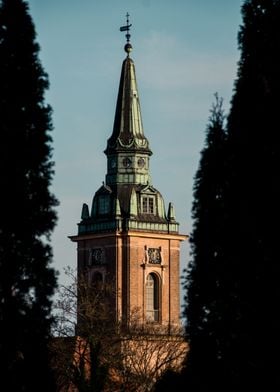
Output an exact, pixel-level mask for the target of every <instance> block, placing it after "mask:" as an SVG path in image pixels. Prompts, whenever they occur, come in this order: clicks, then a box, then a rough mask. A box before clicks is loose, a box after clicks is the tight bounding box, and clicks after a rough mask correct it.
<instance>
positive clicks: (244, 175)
mask: <svg viewBox="0 0 280 392" xmlns="http://www.w3.org/2000/svg"><path fill="white" fill-rule="evenodd" d="M242 16H243V25H242V26H241V29H240V32H239V48H240V50H241V57H240V62H239V68H238V77H237V80H236V83H235V91H234V95H233V98H232V103H231V110H230V115H229V119H228V141H229V151H230V157H231V159H230V170H229V177H228V178H229V184H230V192H229V198H228V203H229V214H230V226H229V227H228V235H229V237H230V238H231V243H230V246H229V247H228V249H227V250H226V251H227V260H228V262H229V264H230V265H231V266H232V268H231V271H232V281H234V289H235V292H234V298H233V300H234V301H235V307H234V317H233V322H232V325H231V336H234V339H233V340H232V342H231V343H230V344H228V347H227V350H226V352H225V362H226V363H227V369H228V372H230V371H231V373H232V378H234V379H235V380H239V379H240V380H241V379H242V383H243V386H247V387H249V386H250V389H254V388H256V387H262V388H263V389H265V390H271V389H277V387H278V389H279V387H280V381H279V377H278V367H279V360H278V359H277V357H278V353H279V349H280V338H279V330H280V322H279V316H278V311H277V309H278V307H279V302H280V289H279V287H280V286H279V280H280V264H279V250H278V241H279V240H278V225H279V219H280V205H279V199H280V192H279V184H278V182H279V167H280V137H279V115H278V113H279V96H280V76H279V69H280V60H279V51H280V1H279V0H247V1H245V2H244V5H243V7H242ZM240 383H241V381H240Z"/></svg>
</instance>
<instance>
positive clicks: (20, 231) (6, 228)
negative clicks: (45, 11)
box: [0, 0, 57, 392]
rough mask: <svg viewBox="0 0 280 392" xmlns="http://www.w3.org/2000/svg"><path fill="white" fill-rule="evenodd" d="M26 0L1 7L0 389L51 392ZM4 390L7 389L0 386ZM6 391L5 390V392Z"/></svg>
mask: <svg viewBox="0 0 280 392" xmlns="http://www.w3.org/2000/svg"><path fill="white" fill-rule="evenodd" d="M38 54H39V45H38V43H37V42H36V34H35V29H34V24H33V21H32V18H31V16H30V14H29V8H28V5H27V3H26V2H25V1H23V0H2V1H1V2H0V59H1V60H0V86H1V88H0V171H1V176H0V177H1V202H0V358H1V359H0V361H1V363H0V369H1V380H0V389H1V390H9V391H28V392H32V391H36V392H37V391H51V390H53V389H52V387H53V384H52V381H51V376H50V369H49V363H48V348H47V345H48V339H49V337H50V328H51V324H52V316H51V305H52V295H53V293H54V289H55V287H56V273H55V271H54V269H53V268H52V267H51V265H50V264H51V260H52V249H51V246H50V242H49V240H50V234H51V232H52V230H53V228H54V225H55V222H56V213H55V210H54V207H55V205H56V204H57V201H56V199H55V197H54V196H53V195H52V194H51V192H50V189H49V188H50V185H51V180H52V177H53V163H52V161H51V150H52V149H51V141H52V140H51V136H50V131H51V130H52V122H51V108H50V106H48V105H47V104H46V103H45V100H44V93H45V90H46V89H47V88H48V78H47V75H46V73H45V72H44V70H43V68H42V66H41V64H40V61H39V57H38ZM1 384H3V385H8V387H4V386H3V385H2V386H1ZM5 388H8V389H5Z"/></svg>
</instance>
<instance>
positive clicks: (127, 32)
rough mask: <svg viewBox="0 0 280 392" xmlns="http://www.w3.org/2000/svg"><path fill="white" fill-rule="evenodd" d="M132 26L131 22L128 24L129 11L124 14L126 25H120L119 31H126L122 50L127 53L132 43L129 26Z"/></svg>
mask: <svg viewBox="0 0 280 392" xmlns="http://www.w3.org/2000/svg"><path fill="white" fill-rule="evenodd" d="M131 26H132V24H131V23H130V24H129V13H127V14H126V26H122V27H120V31H126V35H125V37H126V45H125V47H124V50H125V51H126V53H127V55H129V53H130V52H131V50H132V45H131V44H130V37H131V35H130V27H131Z"/></svg>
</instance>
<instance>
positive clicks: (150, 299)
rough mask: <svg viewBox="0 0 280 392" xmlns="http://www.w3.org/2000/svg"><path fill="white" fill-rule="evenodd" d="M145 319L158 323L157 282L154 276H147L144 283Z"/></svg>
mask: <svg viewBox="0 0 280 392" xmlns="http://www.w3.org/2000/svg"><path fill="white" fill-rule="evenodd" d="M146 319H147V321H151V322H158V321H159V280H158V277H157V276H156V274H153V273H152V274H149V275H148V276H147V281H146Z"/></svg>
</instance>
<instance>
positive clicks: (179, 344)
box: [52, 268, 187, 392]
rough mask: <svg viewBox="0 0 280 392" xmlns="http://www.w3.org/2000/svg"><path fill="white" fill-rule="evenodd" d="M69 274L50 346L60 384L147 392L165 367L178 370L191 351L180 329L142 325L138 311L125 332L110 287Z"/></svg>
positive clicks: (61, 292) (100, 391) (101, 391)
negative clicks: (94, 283)
mask: <svg viewBox="0 0 280 392" xmlns="http://www.w3.org/2000/svg"><path fill="white" fill-rule="evenodd" d="M66 274H67V275H68V277H69V278H70V283H69V284H68V285H65V286H64V285H63V286H61V288H60V290H59V297H58V301H57V303H56V311H57V324H56V330H55V335H56V336H57V338H56V339H55V340H54V342H53V344H52V349H53V353H54V359H55V360H54V362H53V364H54V368H55V369H56V373H57V379H58V384H59V385H61V386H63V387H65V386H66V387H69V386H72V387H73V386H74V387H75V388H77V390H78V391H79V392H84V391H96V392H104V391H108V392H109V391H116V392H117V391H120V392H121V391H131V392H148V391H151V390H152V388H153V386H154V384H155V382H156V380H157V379H158V378H159V377H160V376H161V375H162V374H163V372H164V371H165V370H166V369H174V368H175V369H180V366H181V363H182V361H183V359H184V356H185V352H186V349H187V347H186V344H185V342H184V339H183V337H182V331H181V330H178V329H175V328H174V330H172V331H170V330H169V329H168V327H163V326H159V325H158V324H152V323H151V324H143V323H142V322H141V317H140V314H139V311H138V310H137V309H134V310H133V312H132V313H131V314H130V319H129V328H128V329H127V328H126V329H124V328H123V324H122V322H121V320H120V321H116V320H115V314H114V315H113V314H112V313H113V309H114V307H113V306H112V304H111V301H112V298H115V295H116V293H115V292H114V287H113V286H112V284H110V283H107V284H106V283H103V284H101V285H100V286H98V287H96V286H92V285H91V284H90V283H89V281H88V277H87V275H86V274H84V275H83V274H81V275H79V277H78V278H77V276H76V273H75V271H73V270H71V269H69V268H68V269H66ZM77 320H78V326H77V328H75V325H76V322H77Z"/></svg>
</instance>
